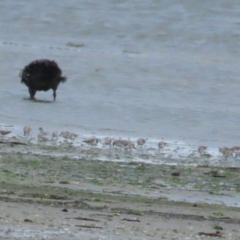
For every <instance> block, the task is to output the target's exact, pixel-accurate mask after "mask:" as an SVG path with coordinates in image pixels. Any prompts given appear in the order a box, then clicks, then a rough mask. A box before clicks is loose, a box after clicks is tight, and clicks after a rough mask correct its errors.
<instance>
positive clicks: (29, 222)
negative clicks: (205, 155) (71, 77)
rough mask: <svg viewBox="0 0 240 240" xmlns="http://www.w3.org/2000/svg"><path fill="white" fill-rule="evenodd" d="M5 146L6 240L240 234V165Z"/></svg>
mask: <svg viewBox="0 0 240 240" xmlns="http://www.w3.org/2000/svg"><path fill="white" fill-rule="evenodd" d="M0 149H1V150H0V151H1V152H0V156H1V157H0V172H1V174H0V185H1V188H0V189H1V191H0V200H1V215H0V223H1V227H0V236H1V237H2V239H218V238H221V239H240V231H239V224H240V207H239V191H240V185H239V182H240V175H239V169H238V168H236V167H235V168H234V167H217V166H214V167H211V166H208V165H196V166H186V165H184V164H178V165H175V166H171V165H169V164H158V165H156V164H147V163H137V162H133V161H128V162H126V161H124V162H121V160H119V161H118V162H116V161H98V160H89V159H91V157H92V158H96V152H97V148H94V147H93V148H89V149H85V150H84V149H81V148H80V147H74V146H67V145H66V146H55V147H52V146H46V145H44V144H38V145H35V144H29V145H28V146H25V145H19V144H14V143H11V144H9V142H3V141H2V142H1V144H0ZM37 150H38V153H37ZM48 152H51V154H47V153H48ZM61 152H66V153H67V152H74V153H75V154H76V155H79V156H83V153H85V154H86V155H87V156H88V157H89V159H86V157H82V158H80V159H76V158H73V157H69V156H67V155H65V156H61V155H59V153H61ZM80 153H81V154H80Z"/></svg>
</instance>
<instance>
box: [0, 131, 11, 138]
mask: <svg viewBox="0 0 240 240" xmlns="http://www.w3.org/2000/svg"><path fill="white" fill-rule="evenodd" d="M10 132H11V131H7V130H0V135H1V136H2V138H3V137H4V136H6V135H8V134H9V133H10Z"/></svg>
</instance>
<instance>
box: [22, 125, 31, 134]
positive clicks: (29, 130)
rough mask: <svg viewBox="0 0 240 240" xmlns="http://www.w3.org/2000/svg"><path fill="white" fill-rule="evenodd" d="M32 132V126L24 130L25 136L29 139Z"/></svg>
mask: <svg viewBox="0 0 240 240" xmlns="http://www.w3.org/2000/svg"><path fill="white" fill-rule="evenodd" d="M31 131H32V128H31V127H30V126H25V127H24V128H23V136H25V137H29V135H30V133H31Z"/></svg>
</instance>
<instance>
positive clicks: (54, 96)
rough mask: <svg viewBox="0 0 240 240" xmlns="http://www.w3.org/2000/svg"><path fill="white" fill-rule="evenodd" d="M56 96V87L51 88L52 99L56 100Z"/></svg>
mask: <svg viewBox="0 0 240 240" xmlns="http://www.w3.org/2000/svg"><path fill="white" fill-rule="evenodd" d="M56 96H57V93H56V89H53V101H55V100H56Z"/></svg>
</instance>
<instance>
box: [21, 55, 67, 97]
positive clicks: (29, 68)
mask: <svg viewBox="0 0 240 240" xmlns="http://www.w3.org/2000/svg"><path fill="white" fill-rule="evenodd" d="M19 76H20V77H21V83H25V85H26V86H27V87H28V90H29V94H30V99H32V100H36V99H35V94H36V92H37V91H48V90H49V89H52V90H53V99H54V101H55V100H56V91H57V88H58V85H59V83H60V82H62V83H64V82H66V80H67V78H66V77H64V76H62V70H61V69H60V68H59V66H58V64H57V63H56V62H55V61H52V60H48V59H39V60H35V61H32V62H30V63H29V64H28V65H26V66H25V67H24V68H23V70H22V71H21V72H20V74H19Z"/></svg>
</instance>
